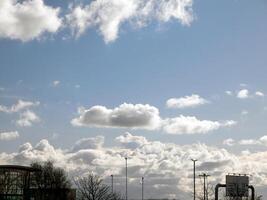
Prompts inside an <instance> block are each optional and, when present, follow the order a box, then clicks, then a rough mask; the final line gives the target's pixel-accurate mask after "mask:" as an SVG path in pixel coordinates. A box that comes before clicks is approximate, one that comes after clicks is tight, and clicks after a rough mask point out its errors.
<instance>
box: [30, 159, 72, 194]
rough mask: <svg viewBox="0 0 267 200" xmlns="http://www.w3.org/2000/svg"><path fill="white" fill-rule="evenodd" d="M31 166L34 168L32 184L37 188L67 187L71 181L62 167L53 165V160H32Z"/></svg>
mask: <svg viewBox="0 0 267 200" xmlns="http://www.w3.org/2000/svg"><path fill="white" fill-rule="evenodd" d="M31 167H32V168H34V169H36V171H34V173H33V174H32V175H31V176H32V181H33V183H32V184H33V185H34V186H35V187H37V188H39V189H62V188H64V189H67V188H70V187H71V183H70V181H69V179H68V176H67V174H66V172H65V170H64V169H62V168H58V167H55V166H54V164H53V162H51V161H47V162H44V163H40V162H33V163H32V164H31Z"/></svg>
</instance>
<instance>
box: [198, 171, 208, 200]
mask: <svg viewBox="0 0 267 200" xmlns="http://www.w3.org/2000/svg"><path fill="white" fill-rule="evenodd" d="M199 176H200V177H203V178H204V187H203V193H204V194H203V195H204V200H206V197H207V195H206V178H207V177H208V176H210V175H208V174H205V173H203V174H201V175H199Z"/></svg>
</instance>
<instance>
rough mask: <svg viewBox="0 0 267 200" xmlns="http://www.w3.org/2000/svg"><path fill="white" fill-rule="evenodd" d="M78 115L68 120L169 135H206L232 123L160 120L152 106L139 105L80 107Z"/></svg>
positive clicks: (176, 119) (183, 119) (88, 124)
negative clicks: (158, 131) (159, 131)
mask: <svg viewBox="0 0 267 200" xmlns="http://www.w3.org/2000/svg"><path fill="white" fill-rule="evenodd" d="M78 114H79V116H78V117H76V118H74V119H72V121H71V123H72V125H73V126H88V127H103V128H131V129H145V130H163V131H165V132H166V133H170V134H199V133H208V132H210V131H214V130H217V129H219V128H222V127H230V126H233V125H235V124H236V122H235V121H232V120H229V121H225V122H219V121H211V120H199V119H197V118H196V117H194V116H183V115H180V116H179V117H174V118H165V119H163V118H161V117H160V115H159V111H158V109H157V108H156V107H153V106H151V105H148V104H146V105H143V104H135V105H134V104H127V103H124V104H121V105H120V106H119V107H115V108H114V109H108V108H106V107H104V106H93V107H91V108H89V109H85V108H83V107H81V108H79V110H78Z"/></svg>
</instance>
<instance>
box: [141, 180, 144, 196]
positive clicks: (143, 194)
mask: <svg viewBox="0 0 267 200" xmlns="http://www.w3.org/2000/svg"><path fill="white" fill-rule="evenodd" d="M141 183H142V200H144V177H142V182H141Z"/></svg>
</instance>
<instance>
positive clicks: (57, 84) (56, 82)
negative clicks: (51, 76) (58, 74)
mask: <svg viewBox="0 0 267 200" xmlns="http://www.w3.org/2000/svg"><path fill="white" fill-rule="evenodd" d="M59 84H60V81H59V80H54V81H53V82H52V85H53V86H54V87H57V86H59Z"/></svg>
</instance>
